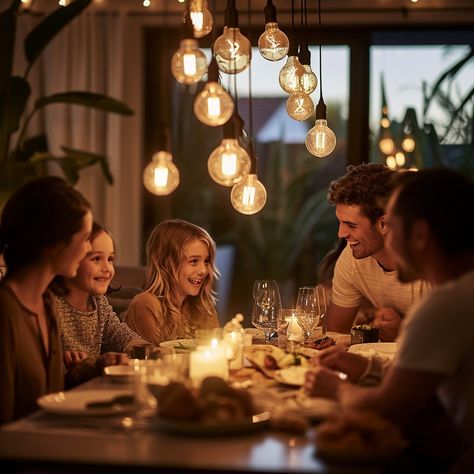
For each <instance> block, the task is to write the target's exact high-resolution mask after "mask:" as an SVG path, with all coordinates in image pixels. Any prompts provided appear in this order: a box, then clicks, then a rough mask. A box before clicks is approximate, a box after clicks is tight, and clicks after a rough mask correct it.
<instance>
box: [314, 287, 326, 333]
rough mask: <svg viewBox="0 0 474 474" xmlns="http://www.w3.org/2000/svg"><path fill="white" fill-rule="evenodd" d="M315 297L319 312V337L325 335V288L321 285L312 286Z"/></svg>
mask: <svg viewBox="0 0 474 474" xmlns="http://www.w3.org/2000/svg"><path fill="white" fill-rule="evenodd" d="M314 290H315V292H316V297H317V298H318V312H319V323H318V328H321V337H322V336H325V335H326V320H325V316H326V311H327V299H326V290H325V288H324V286H323V285H317V286H315V288H314Z"/></svg>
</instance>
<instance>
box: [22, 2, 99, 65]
mask: <svg viewBox="0 0 474 474" xmlns="http://www.w3.org/2000/svg"><path fill="white" fill-rule="evenodd" d="M91 2H92V0H75V1H73V2H71V3H70V4H69V5H67V6H65V7H60V8H58V9H57V10H55V11H54V12H52V13H51V14H50V15H48V16H47V17H46V18H45V19H44V20H43V21H42V22H41V23H40V24H39V25H38V26H37V27H36V28H34V29H33V30H32V31H31V32H30V33H29V34H28V36H27V37H26V39H25V44H24V48H25V56H26V59H27V60H28V63H29V67H31V65H32V64H33V63H34V62H35V60H36V59H37V58H38V56H39V55H40V54H41V53H42V51H43V50H44V48H45V47H46V46H47V45H48V43H49V42H50V41H51V40H52V39H53V38H54V37H55V36H56V35H57V34H58V33H59V32H60V31H61V30H62V29H63V28H64V27H65V26H66V25H67V24H68V23H69V22H71V21H72V20H73V19H74V18H76V16H78V15H79V14H80V13H82V12H83V11H84V10H85V9H86V8H87V7H88V6H89V5H90V4H91Z"/></svg>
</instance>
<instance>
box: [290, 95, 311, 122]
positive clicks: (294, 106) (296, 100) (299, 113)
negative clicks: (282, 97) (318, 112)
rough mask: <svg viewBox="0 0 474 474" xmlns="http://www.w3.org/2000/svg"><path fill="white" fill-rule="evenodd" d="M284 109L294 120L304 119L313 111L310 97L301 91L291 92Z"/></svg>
mask: <svg viewBox="0 0 474 474" xmlns="http://www.w3.org/2000/svg"><path fill="white" fill-rule="evenodd" d="M286 111H287V112H288V115H289V116H290V117H291V118H293V119H295V120H299V121H301V120H306V119H308V118H309V117H311V115H312V114H313V112H314V104H313V101H312V100H311V97H310V96H309V95H308V94H305V93H303V92H297V93H296V94H291V95H290V97H288V99H287V101H286Z"/></svg>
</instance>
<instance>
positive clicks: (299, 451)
mask: <svg viewBox="0 0 474 474" xmlns="http://www.w3.org/2000/svg"><path fill="white" fill-rule="evenodd" d="M133 383H134V382H133V381H132V382H128V383H125V384H124V383H120V384H117V383H116V382H113V381H111V379H110V378H108V377H106V376H101V377H97V378H95V379H92V380H90V381H88V382H86V383H85V384H82V385H80V386H79V387H76V388H75V389H73V391H78V390H80V391H85V390H95V391H97V390H100V391H110V394H111V396H113V395H114V394H115V393H116V392H117V390H118V389H124V390H133ZM316 427H317V423H313V424H311V425H310V426H309V428H308V429H307V430H305V431H304V432H303V433H296V432H291V431H284V430H279V429H273V428H272V426H271V425H270V426H266V427H265V428H263V429H258V430H252V431H249V432H237V433H235V434H232V433H231V434H229V433H223V434H221V433H219V432H217V433H214V434H208V433H206V432H205V431H204V432H202V433H201V432H199V431H198V432H196V433H191V434H188V433H180V432H178V433H176V432H169V431H168V430H163V429H161V427H160V424H159V423H158V422H157V418H156V416H155V417H138V416H135V415H134V414H133V413H131V414H129V416H113V417H110V416H94V417H91V416H88V417H83V416H76V415H68V414H62V415H58V414H56V413H51V412H50V411H48V410H44V409H40V410H38V411H36V412H34V413H33V414H31V415H29V416H27V417H25V418H22V419H19V420H16V421H14V422H11V423H9V424H6V425H3V426H2V427H1V429H0V464H1V465H2V467H4V468H5V469H6V470H7V472H18V473H25V474H26V473H32V472H34V473H35V474H36V473H43V472H61V473H63V472H64V473H66V472H67V473H71V472H72V473H82V472H88V473H90V472H100V473H102V474H103V473H107V472H130V470H132V471H137V470H140V472H151V471H153V472H164V473H178V472H179V473H181V472H182V473H233V474H236V473H259V474H264V473H269V474H270V473H280V474H283V473H341V474H344V473H347V474H351V473H353V474H357V473H368V474H371V473H374V474H375V473H379V472H382V470H383V464H382V463H377V462H371V463H366V462H357V461H353V460H352V461H347V460H344V459H343V458H342V459H340V460H338V459H331V460H327V459H325V458H324V457H321V456H320V455H319V454H318V445H317V442H316V438H315V429H316ZM4 472H5V471H4Z"/></svg>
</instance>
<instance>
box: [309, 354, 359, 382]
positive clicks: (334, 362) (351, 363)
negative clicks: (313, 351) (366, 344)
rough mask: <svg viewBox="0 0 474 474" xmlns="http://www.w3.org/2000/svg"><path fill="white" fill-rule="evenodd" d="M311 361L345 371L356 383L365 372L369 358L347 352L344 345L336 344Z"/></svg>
mask: <svg viewBox="0 0 474 474" xmlns="http://www.w3.org/2000/svg"><path fill="white" fill-rule="evenodd" d="M311 363H312V364H314V365H316V366H318V365H319V366H323V367H326V368H328V369H332V370H336V371H339V372H343V373H345V374H346V375H347V377H348V379H349V380H350V381H351V382H353V383H355V382H357V380H359V378H360V376H361V375H362V374H363V373H364V371H365V369H366V367H367V364H368V359H367V358H366V357H363V356H361V355H359V354H353V353H352V352H347V350H345V348H344V347H342V346H337V345H336V346H332V347H328V348H327V349H325V350H323V351H321V352H319V353H318V354H317V355H315V356H314V357H313V359H312V360H311Z"/></svg>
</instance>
